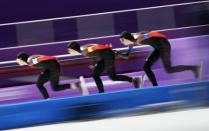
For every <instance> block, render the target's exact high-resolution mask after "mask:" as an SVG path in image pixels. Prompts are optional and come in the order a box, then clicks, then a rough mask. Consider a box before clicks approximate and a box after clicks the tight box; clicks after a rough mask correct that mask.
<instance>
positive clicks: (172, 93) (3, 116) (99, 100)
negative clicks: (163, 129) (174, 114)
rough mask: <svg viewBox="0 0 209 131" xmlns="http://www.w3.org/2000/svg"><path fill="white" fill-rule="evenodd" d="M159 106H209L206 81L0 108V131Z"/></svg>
mask: <svg viewBox="0 0 209 131" xmlns="http://www.w3.org/2000/svg"><path fill="white" fill-rule="evenodd" d="M159 105H161V107H163V108H160V109H161V110H166V109H167V108H168V109H175V108H178V107H183V108H184V107H199V106H208V105H209V81H202V82H194V83H187V84H181V85H167V86H160V87H148V88H142V89H131V90H124V91H118V92H112V93H103V94H94V95H89V96H79V97H70V98H61V99H48V100H39V101H32V102H25V103H18V104H8V105H0V130H3V129H13V128H21V127H27V126H35V125H42V124H50V123H55V122H64V121H72V120H85V119H91V118H99V117H110V116H114V115H115V114H123V113H127V112H129V111H132V112H133V111H134V110H138V112H140V111H141V112H143V111H146V110H150V109H152V110H155V109H159V108H156V107H157V106H159ZM162 105H163V106H162ZM165 105H166V106H165Z"/></svg>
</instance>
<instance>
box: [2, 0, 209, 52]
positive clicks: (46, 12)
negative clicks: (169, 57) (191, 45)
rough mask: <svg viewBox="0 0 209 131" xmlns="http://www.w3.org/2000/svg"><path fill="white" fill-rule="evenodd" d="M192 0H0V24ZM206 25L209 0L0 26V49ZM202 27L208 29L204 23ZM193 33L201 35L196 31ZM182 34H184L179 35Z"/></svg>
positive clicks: (208, 22) (208, 20) (208, 21)
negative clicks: (84, 0)
mask: <svg viewBox="0 0 209 131" xmlns="http://www.w3.org/2000/svg"><path fill="white" fill-rule="evenodd" d="M189 1H190V2H191V1H192V0H182V1H180V0H175V1H172V0H170V1H168V0H158V1H157V2H156V1H154V2H153V1H151V0H146V1H145V0H131V1H127V0H122V1H121V0H120V1H119V0H112V1H96V0H91V1H90V2H89V3H84V2H83V3H82V2H81V1H80V2H79V0H77V1H74V2H70V1H69V0H68V1H67V0H63V1H59V2H58V1H49V0H44V1H42V2H40V1H36V2H35V1H30V2H28V1H25V0H20V1H18V2H17V1H13V3H12V1H11V0H7V1H1V2H0V6H1V7H0V13H1V15H0V17H1V19H0V23H1V22H2V23H5V22H16V21H27V20H38V19H45V18H52V17H63V16H71V15H81V14H90V13H98V12H107V11H113V10H124V9H132V8H142V7H151V6H158V5H167V4H174V3H182V2H189ZM207 24H209V1H208V2H204V3H196V4H190V5H178V6H171V7H163V8H155V9H143V10H137V11H129V12H122V13H112V14H104V15H96V16H88V17H79V18H70V19H62V20H53V21H52V20H51V21H44V22H35V23H25V24H13V25H7V26H0V48H4V47H14V46H23V45H34V44H42V43H48V42H60V41H67V40H77V39H85V38H95V37H101V36H111V35H116V34H120V33H121V32H122V31H124V30H127V31H129V32H138V31H142V30H162V29H170V28H179V27H190V26H200V25H207ZM0 25H1V24H0ZM205 28H208V26H206V27H205ZM195 35H202V33H201V32H200V34H196V33H195ZM182 37H185V36H182Z"/></svg>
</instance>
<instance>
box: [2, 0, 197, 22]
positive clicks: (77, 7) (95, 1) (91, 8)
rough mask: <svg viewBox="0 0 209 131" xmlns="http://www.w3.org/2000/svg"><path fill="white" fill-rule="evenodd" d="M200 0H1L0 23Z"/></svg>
mask: <svg viewBox="0 0 209 131" xmlns="http://www.w3.org/2000/svg"><path fill="white" fill-rule="evenodd" d="M192 1H198V0H1V1H0V23H10V22H17V21H28V20H37V19H46V18H54V17H64V16H73V15H82V14H89V13H99V12H107V11H115V10H124V9H133V8H142V7H150V6H158V5H166V4H175V3H184V2H192Z"/></svg>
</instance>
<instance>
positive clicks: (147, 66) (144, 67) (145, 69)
mask: <svg viewBox="0 0 209 131" xmlns="http://www.w3.org/2000/svg"><path fill="white" fill-rule="evenodd" d="M143 70H144V71H145V72H147V71H150V70H151V66H150V65H148V64H145V65H144V66H143Z"/></svg>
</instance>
